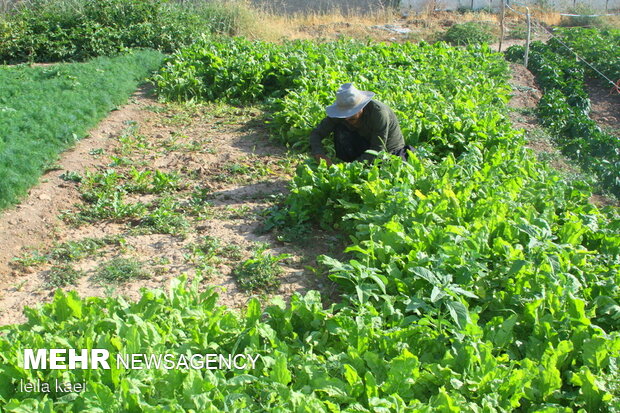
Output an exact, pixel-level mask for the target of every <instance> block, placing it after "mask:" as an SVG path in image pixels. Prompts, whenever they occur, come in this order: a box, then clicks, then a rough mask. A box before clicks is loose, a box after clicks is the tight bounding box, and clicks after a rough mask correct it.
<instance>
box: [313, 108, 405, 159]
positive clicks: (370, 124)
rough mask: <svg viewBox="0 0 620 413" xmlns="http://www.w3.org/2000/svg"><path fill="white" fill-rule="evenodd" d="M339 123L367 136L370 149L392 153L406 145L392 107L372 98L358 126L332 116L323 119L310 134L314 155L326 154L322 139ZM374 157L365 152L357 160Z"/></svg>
mask: <svg viewBox="0 0 620 413" xmlns="http://www.w3.org/2000/svg"><path fill="white" fill-rule="evenodd" d="M338 124H341V125H342V124H344V125H346V126H347V127H348V128H349V129H351V130H353V131H355V132H357V133H358V134H360V135H361V136H362V137H364V138H366V139H367V140H368V142H369V144H370V149H371V150H373V151H377V152H381V151H385V152H388V153H390V152H394V151H397V150H399V149H402V148H403V147H404V146H405V140H404V138H403V134H402V132H401V131H400V125H399V124H398V119H397V118H396V115H395V114H394V112H393V111H392V109H390V108H389V106H387V105H386V104H384V103H381V102H379V101H376V100H371V101H370V102H368V104H367V105H366V107H364V112H362V116H361V118H360V122H359V125H358V127H357V128H353V127H352V126H350V125H348V124H347V123H346V121H345V120H344V119H338V118H330V117H326V118H325V119H323V120H322V121H321V123H319V125H318V126H317V127H316V128H314V130H313V131H312V133H311V134H310V147H311V149H312V154H313V155H317V154H320V155H324V154H325V150H324V149H323V143H322V141H323V139H325V138H326V137H328V136H329V135H330V134H331V133H332V132H333V131H334V129H335V128H336V126H337V125H338ZM372 158H373V155H370V154H368V153H365V154H363V155H362V156H360V157H359V158H358V159H357V160H358V161H363V160H367V159H372Z"/></svg>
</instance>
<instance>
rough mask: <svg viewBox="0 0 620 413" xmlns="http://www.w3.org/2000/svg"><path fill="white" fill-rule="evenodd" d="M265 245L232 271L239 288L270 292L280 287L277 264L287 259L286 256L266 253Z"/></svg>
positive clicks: (280, 270) (279, 269)
mask: <svg viewBox="0 0 620 413" xmlns="http://www.w3.org/2000/svg"><path fill="white" fill-rule="evenodd" d="M266 251H267V245H261V246H259V247H258V248H257V249H256V250H254V252H253V253H252V257H251V258H249V259H247V260H245V261H243V262H242V263H240V264H239V265H237V266H236V267H235V268H234V269H233V276H234V277H235V279H236V280H237V283H238V284H239V287H240V288H241V289H243V290H247V291H272V290H274V289H276V288H277V287H278V286H279V285H280V280H279V278H278V277H279V275H280V274H281V273H282V268H281V267H280V266H279V265H278V263H279V262H280V261H282V260H285V259H287V258H289V255H288V254H278V255H272V254H270V253H267V252H266Z"/></svg>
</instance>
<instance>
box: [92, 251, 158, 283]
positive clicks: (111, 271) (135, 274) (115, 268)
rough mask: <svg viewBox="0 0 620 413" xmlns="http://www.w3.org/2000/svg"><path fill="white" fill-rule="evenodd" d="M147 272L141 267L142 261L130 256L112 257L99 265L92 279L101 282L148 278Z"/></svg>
mask: <svg viewBox="0 0 620 413" xmlns="http://www.w3.org/2000/svg"><path fill="white" fill-rule="evenodd" d="M148 277H149V275H148V273H147V272H146V271H145V270H144V269H143V268H142V263H141V262H140V261H137V260H135V259H131V258H122V257H120V258H114V259H112V260H110V261H108V262H105V263H103V264H101V265H99V267H97V270H96V272H95V275H94V277H93V278H94V279H95V280H97V281H101V282H111V283H119V284H120V283H125V282H128V281H131V280H134V279H140V278H142V279H144V278H148Z"/></svg>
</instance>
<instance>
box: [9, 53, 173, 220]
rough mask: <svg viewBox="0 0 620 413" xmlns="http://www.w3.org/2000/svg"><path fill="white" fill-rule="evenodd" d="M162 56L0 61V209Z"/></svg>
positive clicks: (122, 97)
mask: <svg viewBox="0 0 620 413" xmlns="http://www.w3.org/2000/svg"><path fill="white" fill-rule="evenodd" d="M162 57H163V56H162V55H161V54H160V53H158V52H154V51H140V52H136V53H132V54H128V55H125V56H121V57H116V58H99V59H96V60H93V61H91V62H88V63H81V64H61V65H56V66H51V67H49V66H48V67H25V66H17V67H0V84H2V88H1V89H0V113H1V114H2V116H0V130H2V137H1V138H0V209H3V208H6V207H8V206H10V205H13V204H15V203H16V202H18V200H19V199H20V198H21V197H22V196H24V195H25V194H26V193H27V190H28V188H30V187H31V186H32V185H34V184H36V183H37V181H38V179H39V177H40V176H41V175H42V174H43V172H44V171H45V170H46V168H47V167H48V166H49V165H50V164H52V163H54V162H55V160H56V159H57V157H58V154H59V153H60V152H61V151H63V150H65V149H67V148H69V147H70V146H72V145H73V144H74V143H75V142H76V141H77V140H79V139H81V138H82V137H84V136H85V135H86V133H87V131H88V130H89V129H90V128H92V127H93V126H95V125H96V124H97V122H99V121H100V120H101V119H102V118H103V117H104V116H105V115H106V114H107V113H108V112H109V111H110V110H112V109H114V108H115V107H117V106H118V105H121V104H123V103H124V102H126V101H127V98H128V97H129V95H130V94H131V93H132V92H133V91H134V90H135V88H136V87H137V85H138V82H139V81H140V80H141V79H143V78H144V77H145V76H147V75H148V74H149V73H150V72H151V71H152V70H155V69H157V67H158V66H159V64H160V63H161V60H162ZM101 85H105V87H101Z"/></svg>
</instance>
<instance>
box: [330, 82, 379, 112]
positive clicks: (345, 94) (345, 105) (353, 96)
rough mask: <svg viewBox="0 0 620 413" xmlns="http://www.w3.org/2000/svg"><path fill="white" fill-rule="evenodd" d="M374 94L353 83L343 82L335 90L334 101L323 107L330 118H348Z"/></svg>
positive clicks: (360, 108) (361, 107)
mask: <svg viewBox="0 0 620 413" xmlns="http://www.w3.org/2000/svg"><path fill="white" fill-rule="evenodd" d="M374 95H375V94H374V93H373V92H365V91H363V90H358V89H357V88H356V87H355V86H353V83H345V84H344V85H342V86H340V88H339V89H338V91H337V92H336V102H335V103H334V104H333V105H329V106H327V107H326V108H325V112H327V116H329V117H330V118H348V117H351V116H353V115H355V114H356V113H357V112H359V111H360V110H362V109H363V108H364V106H366V105H367V104H368V102H370V100H371V99H372V97H373V96H374Z"/></svg>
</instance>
